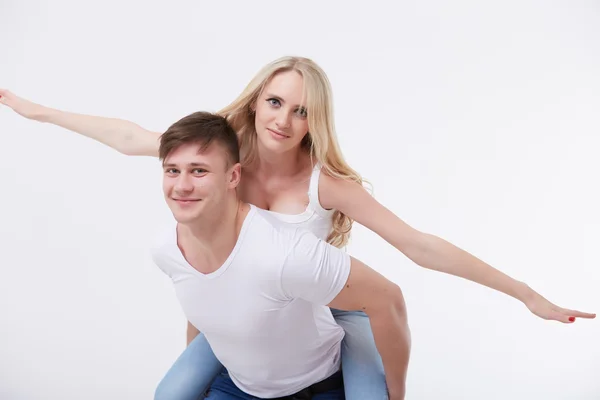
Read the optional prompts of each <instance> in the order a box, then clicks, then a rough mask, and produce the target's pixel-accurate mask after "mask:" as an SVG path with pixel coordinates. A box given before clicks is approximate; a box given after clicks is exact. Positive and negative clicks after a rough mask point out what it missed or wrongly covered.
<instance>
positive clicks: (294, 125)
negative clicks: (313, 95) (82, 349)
mask: <svg viewBox="0 0 600 400" xmlns="http://www.w3.org/2000/svg"><path fill="white" fill-rule="evenodd" d="M303 81H304V80H303V78H302V76H301V75H300V74H299V73H297V72H296V71H286V72H281V73H279V74H277V75H275V76H274V77H273V78H272V79H271V81H270V82H269V83H268V84H267V85H266V86H265V88H264V90H263V92H262V93H261V95H260V96H259V97H258V99H257V101H256V108H255V111H256V118H255V127H256V133H257V134H258V141H259V144H260V145H261V147H263V148H264V149H266V150H270V151H273V152H275V153H278V154H281V153H285V152H287V151H290V150H292V149H295V148H298V147H299V146H300V142H302V139H303V138H304V136H305V135H306V134H307V133H308V120H307V118H306V105H305V104H303V103H302V101H303V100H304V99H303V98H302V97H303V96H302V95H303V89H304V86H303V83H304V82H303Z"/></svg>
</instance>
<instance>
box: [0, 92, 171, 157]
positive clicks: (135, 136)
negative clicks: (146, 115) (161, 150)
mask: <svg viewBox="0 0 600 400" xmlns="http://www.w3.org/2000/svg"><path fill="white" fill-rule="evenodd" d="M0 104H4V105H6V106H8V107H10V108H12V109H13V110H14V111H15V112H16V113H17V114H19V115H22V116H23V117H25V118H28V119H31V120H34V121H39V122H47V123H51V124H53V125H57V126H60V127H62V128H65V129H68V130H70V131H73V132H76V133H79V134H81V135H83V136H86V137H89V138H90V139H94V140H96V141H98V142H100V143H103V144H105V145H107V146H109V147H112V148H113V149H115V150H117V151H118V152H120V153H123V154H126V155H130V156H153V157H158V145H159V137H160V135H161V134H160V133H158V132H152V131H149V130H147V129H144V128H142V127H141V126H139V125H137V124H135V123H133V122H131V121H126V120H123V119H118V118H106V117H97V116H92V115H84V114H76V113H72V112H68V111H61V110H57V109H54V108H50V107H45V106H43V105H41V104H36V103H33V102H31V101H29V100H26V99H23V98H21V97H19V96H17V95H15V94H14V93H11V92H10V91H8V90H6V89H0Z"/></svg>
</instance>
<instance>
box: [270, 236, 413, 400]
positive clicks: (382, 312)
mask: <svg viewBox="0 0 600 400" xmlns="http://www.w3.org/2000/svg"><path fill="white" fill-rule="evenodd" d="M290 239H291V240H290V241H289V242H288V243H286V244H287V245H289V246H290V251H289V253H288V256H287V258H286V261H285V263H284V267H283V271H282V277H281V284H282V290H283V293H284V295H285V296H286V297H287V298H289V299H293V298H301V299H304V300H306V301H309V302H311V303H314V304H321V305H329V306H331V307H334V308H338V309H343V310H361V311H364V312H365V313H366V314H367V315H368V316H369V320H370V322H371V328H372V330H373V336H374V337H375V344H376V346H377V349H378V351H379V354H380V355H381V359H382V361H383V367H384V370H385V376H386V382H387V386H388V391H389V394H390V400H401V399H404V392H405V382H406V371H407V367H408V359H409V355H410V332H409V329H408V323H407V316H406V308H405V304H404V298H403V296H402V292H401V291H400V288H399V287H398V285H396V284H394V283H392V282H390V281H389V280H387V279H386V278H384V277H383V276H382V275H381V274H379V273H377V272H375V271H374V270H372V269H371V268H369V267H367V266H366V265H365V264H363V263H362V262H360V261H358V260H356V259H354V258H352V257H350V256H349V255H348V254H347V253H345V252H343V251H342V250H340V249H338V248H335V247H333V246H331V245H329V244H327V243H326V242H325V241H323V240H320V239H318V238H317V237H316V236H315V235H313V234H311V233H310V232H307V231H302V230H296V231H295V232H294V233H293V234H292V236H291V238H290Z"/></svg>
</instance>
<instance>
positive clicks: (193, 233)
mask: <svg viewBox="0 0 600 400" xmlns="http://www.w3.org/2000/svg"><path fill="white" fill-rule="evenodd" d="M228 203H229V204H227V206H225V207H223V208H222V211H221V212H219V213H214V214H212V215H207V216H206V217H204V218H202V219H199V220H196V221H194V222H192V223H189V224H181V223H180V224H178V225H177V245H178V246H179V249H180V250H181V252H182V253H183V255H184V257H185V258H186V260H187V261H188V263H190V264H191V265H192V266H193V267H194V268H195V269H197V270H198V271H200V272H202V273H204V274H208V273H211V272H214V271H216V270H217V269H219V267H220V266H221V265H222V264H223V263H224V262H225V260H227V258H228V257H229V255H230V254H231V251H232V250H233V248H234V247H235V244H236V243H237V240H238V236H239V234H240V231H241V228H242V225H243V222H244V219H245V218H246V215H248V212H249V211H250V206H249V205H248V204H247V203H243V202H241V201H240V200H238V199H237V198H235V199H233V198H232V199H230V200H228Z"/></svg>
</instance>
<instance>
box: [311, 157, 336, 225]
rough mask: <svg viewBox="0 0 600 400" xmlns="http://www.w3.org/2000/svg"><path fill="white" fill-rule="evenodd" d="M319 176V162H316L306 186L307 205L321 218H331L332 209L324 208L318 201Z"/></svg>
mask: <svg viewBox="0 0 600 400" xmlns="http://www.w3.org/2000/svg"><path fill="white" fill-rule="evenodd" d="M320 176H321V164H319V163H317V164H316V165H315V167H314V168H313V171H312V174H311V176H310V183H309V186H308V200H309V202H308V207H309V208H310V209H311V210H313V211H315V212H316V213H317V214H319V215H320V216H321V217H323V218H331V214H333V211H334V210H326V209H324V208H323V206H321V202H320V201H319V177H320Z"/></svg>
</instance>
